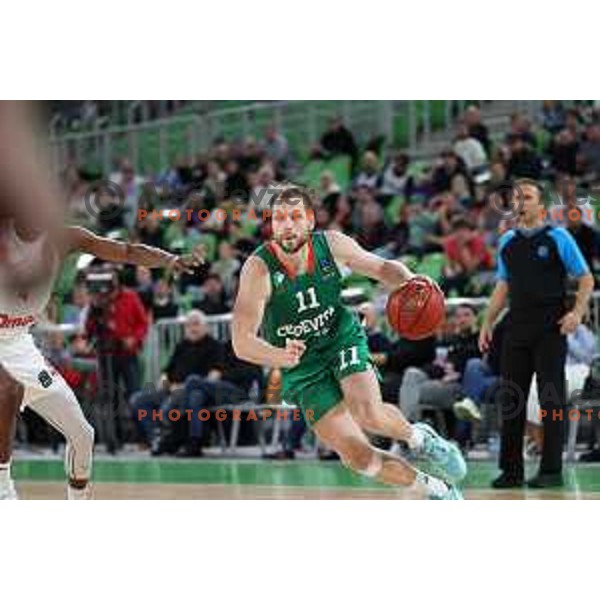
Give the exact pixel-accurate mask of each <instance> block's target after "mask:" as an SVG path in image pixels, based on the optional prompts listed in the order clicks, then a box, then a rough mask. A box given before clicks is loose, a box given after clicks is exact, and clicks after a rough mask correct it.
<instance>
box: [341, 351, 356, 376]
mask: <svg viewBox="0 0 600 600" xmlns="http://www.w3.org/2000/svg"><path fill="white" fill-rule="evenodd" d="M346 353H350V362H347V361H346ZM357 364H358V346H351V347H350V348H344V349H343V350H342V351H340V371H343V370H344V369H347V368H348V367H351V366H352V365H357Z"/></svg>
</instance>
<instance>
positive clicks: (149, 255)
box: [65, 227, 204, 273]
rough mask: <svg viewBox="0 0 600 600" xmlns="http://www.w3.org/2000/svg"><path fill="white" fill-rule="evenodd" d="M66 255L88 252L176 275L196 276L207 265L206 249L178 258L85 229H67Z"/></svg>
mask: <svg viewBox="0 0 600 600" xmlns="http://www.w3.org/2000/svg"><path fill="white" fill-rule="evenodd" d="M65 237H66V247H65V252H66V253H68V252H77V251H79V252H86V253H88V254H93V255H94V256H97V257H98V258H100V259H102V260H106V261H110V262H115V263H128V264H134V265H141V266H144V267H148V268H150V269H153V268H160V267H165V268H167V269H171V270H173V271H174V272H175V273H180V272H183V271H185V272H188V273H193V270H194V268H195V267H197V266H199V265H201V264H202V263H203V262H204V257H203V249H202V247H198V248H195V249H194V251H193V253H192V254H190V255H184V256H178V255H176V254H171V253H170V252H166V251H165V250H161V249H160V248H154V247H152V246H146V245H145V244H131V243H129V242H120V241H116V240H110V239H108V238H105V237H101V236H98V235H96V234H95V233H92V232H91V231H89V230H88V229H85V228H84V227H67V228H66V235H65Z"/></svg>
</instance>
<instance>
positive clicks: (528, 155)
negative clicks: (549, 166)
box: [508, 134, 542, 179]
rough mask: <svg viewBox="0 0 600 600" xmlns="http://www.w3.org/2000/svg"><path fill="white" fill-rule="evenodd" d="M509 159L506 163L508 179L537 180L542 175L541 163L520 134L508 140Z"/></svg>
mask: <svg viewBox="0 0 600 600" xmlns="http://www.w3.org/2000/svg"><path fill="white" fill-rule="evenodd" d="M509 151H510V159H509V161H508V177H509V178H510V179H518V178H520V177H525V178H527V177H529V178H531V179H539V178H540V176H541V174H542V161H541V160H540V157H539V156H538V155H537V153H536V152H535V151H534V150H533V147H532V146H530V145H529V144H528V143H527V142H526V138H525V137H524V136H523V135H522V134H516V135H513V136H511V137H510V139H509Z"/></svg>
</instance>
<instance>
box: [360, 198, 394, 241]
mask: <svg viewBox="0 0 600 600" xmlns="http://www.w3.org/2000/svg"><path fill="white" fill-rule="evenodd" d="M356 199H357V200H356V219H357V220H356V230H357V235H356V239H357V241H358V242H359V243H360V244H361V246H363V247H364V248H366V249H367V250H375V249H376V248H379V247H381V246H383V245H384V244H385V243H386V241H387V226H386V224H385V222H384V220H383V209H382V208H381V205H380V204H378V203H377V201H376V200H375V197H374V190H372V189H371V188H368V187H360V188H359V189H358V190H357V194H356Z"/></svg>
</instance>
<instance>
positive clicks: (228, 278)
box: [211, 240, 241, 298]
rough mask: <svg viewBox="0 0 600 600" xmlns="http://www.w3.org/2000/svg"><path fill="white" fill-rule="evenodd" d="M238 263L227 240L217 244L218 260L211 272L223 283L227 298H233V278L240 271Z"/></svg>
mask: <svg viewBox="0 0 600 600" xmlns="http://www.w3.org/2000/svg"><path fill="white" fill-rule="evenodd" d="M240 266H241V264H240V261H239V260H238V259H237V258H236V253H235V249H234V247H233V246H232V245H231V243H230V242H229V241H227V240H223V241H222V242H220V244H219V259H218V260H217V261H215V262H214V263H213V264H212V266H211V271H212V272H213V273H215V274H216V275H218V276H219V277H220V278H221V281H222V282H223V289H224V290H225V295H226V296H227V297H228V298H232V297H233V288H234V277H235V275H236V274H237V273H238V271H239V270H240Z"/></svg>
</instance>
